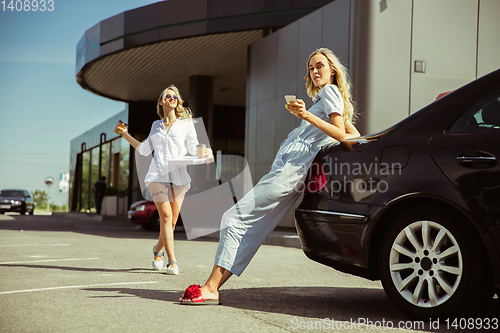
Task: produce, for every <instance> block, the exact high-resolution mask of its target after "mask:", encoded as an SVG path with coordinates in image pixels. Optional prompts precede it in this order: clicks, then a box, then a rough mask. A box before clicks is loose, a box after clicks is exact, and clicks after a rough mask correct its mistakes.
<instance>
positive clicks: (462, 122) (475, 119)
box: [450, 91, 500, 133]
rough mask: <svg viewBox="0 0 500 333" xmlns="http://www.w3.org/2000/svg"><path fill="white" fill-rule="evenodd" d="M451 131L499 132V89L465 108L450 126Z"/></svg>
mask: <svg viewBox="0 0 500 333" xmlns="http://www.w3.org/2000/svg"><path fill="white" fill-rule="evenodd" d="M450 132H452V133H500V91H496V92H494V93H493V94H490V95H489V96H487V97H486V98H483V99H482V100H481V101H479V102H478V103H476V104H475V105H474V106H473V107H471V108H470V109H469V110H467V111H466V112H465V113H464V114H463V115H462V116H461V117H460V118H459V119H458V120H457V121H456V122H455V123H454V124H453V126H452V127H451V128H450Z"/></svg>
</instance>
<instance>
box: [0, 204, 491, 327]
mask: <svg viewBox="0 0 500 333" xmlns="http://www.w3.org/2000/svg"><path fill="white" fill-rule="evenodd" d="M156 238H157V234H156V233H154V232H148V231H145V230H143V229H141V228H138V227H136V226H134V225H131V224H129V223H128V222H120V221H116V222H103V221H94V220H84V219H74V218H71V219H70V218H64V217H58V216H42V215H34V216H19V215H8V214H7V215H0V332H134V333H138V332H154V331H159V332H303V331H326V332H331V331H340V332H355V331H361V332H384V331H388V332H437V331H439V332H447V331H450V332H452V331H457V330H455V329H454V328H453V327H450V326H449V325H447V324H446V323H444V322H442V321H441V322H440V323H439V324H440V325H437V324H438V323H436V322H429V321H427V322H415V321H412V320H410V319H408V318H406V317H404V316H403V315H401V314H400V313H399V312H398V311H397V309H396V308H395V307H394V306H393V305H392V304H391V303H390V301H389V300H388V299H387V297H386V295H385V293H384V291H383V289H382V286H381V284H380V282H378V281H376V282H373V281H368V280H364V279H361V278H357V277H354V276H351V275H348V274H343V273H340V272H337V271H335V270H333V269H331V268H329V267H326V266H323V265H320V264H318V263H315V262H313V261H311V260H309V259H307V258H306V257H305V255H304V254H303V253H302V251H301V250H300V249H296V248H290V247H281V246H271V245H264V246H262V247H261V249H260V250H259V252H258V253H257V255H256V256H255V258H254V260H253V261H252V262H251V264H250V266H249V267H248V268H247V270H246V271H245V272H244V273H243V274H242V276H241V277H240V278H237V277H233V278H231V279H230V280H229V281H228V282H227V283H226V285H225V286H224V288H223V290H221V299H222V302H223V305H221V306H202V307H199V306H196V307H195V306H184V305H179V304H178V303H177V300H178V298H179V297H180V296H181V295H182V292H183V290H184V289H185V288H186V287H187V286H188V285H190V284H193V283H197V284H203V283H204V281H205V279H206V278H207V276H208V274H209V272H210V271H211V268H212V265H213V257H214V254H215V251H216V248H217V242H216V241H214V240H213V239H212V240H197V241H193V240H191V241H188V240H186V238H185V237H184V235H183V233H176V254H177V259H178V262H179V267H180V274H179V275H177V276H168V275H165V274H163V273H159V272H156V271H154V270H153V269H152V268H151V260H152V253H151V249H152V246H153V245H154V244H155V242H156ZM499 314H500V302H499V300H498V299H494V300H493V301H492V303H491V304H490V305H489V307H488V309H487V310H486V312H485V313H484V318H493V317H496V318H498V317H499ZM450 324H451V323H450ZM400 325H403V326H402V327H405V329H398V327H399V326H400ZM391 327H394V329H392V328H391ZM464 331H469V332H477V329H474V330H464Z"/></svg>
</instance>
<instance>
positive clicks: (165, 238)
mask: <svg viewBox="0 0 500 333" xmlns="http://www.w3.org/2000/svg"><path fill="white" fill-rule="evenodd" d="M149 192H150V193H151V197H152V199H153V201H154V203H155V205H156V209H158V215H159V216H160V237H159V239H158V245H157V246H156V251H157V252H158V251H161V249H162V248H165V250H166V252H167V256H168V259H169V261H175V253H174V236H173V230H172V218H173V214H172V208H171V206H170V201H169V198H168V189H167V187H165V185H163V184H162V183H149ZM160 260H161V258H160V257H155V261H160Z"/></svg>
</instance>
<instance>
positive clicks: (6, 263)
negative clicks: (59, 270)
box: [0, 258, 100, 265]
mask: <svg viewBox="0 0 500 333" xmlns="http://www.w3.org/2000/svg"><path fill="white" fill-rule="evenodd" d="M99 259H100V258H73V259H45V260H30V261H11V262H0V265H11V264H28V263H30V264H32V263H38V262H54V261H75V260H99Z"/></svg>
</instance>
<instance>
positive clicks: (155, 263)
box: [153, 244, 164, 271]
mask: <svg viewBox="0 0 500 333" xmlns="http://www.w3.org/2000/svg"><path fill="white" fill-rule="evenodd" d="M156 245H158V244H156ZM156 245H155V246H153V268H154V270H155V271H159V270H161V269H162V268H163V256H164V254H163V251H161V252H156ZM156 257H160V258H161V260H160V261H156V260H155V258H156Z"/></svg>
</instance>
